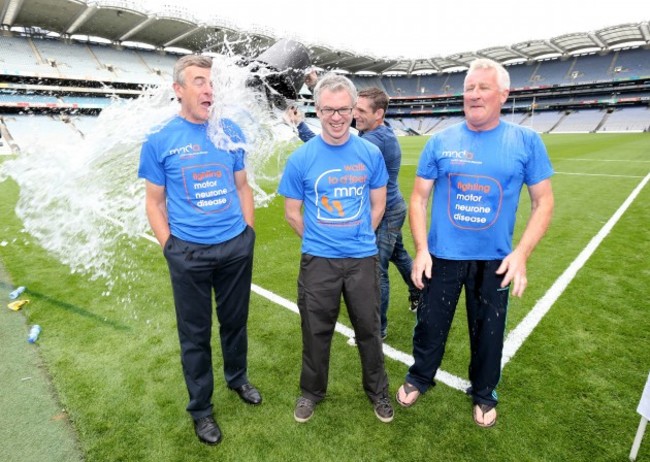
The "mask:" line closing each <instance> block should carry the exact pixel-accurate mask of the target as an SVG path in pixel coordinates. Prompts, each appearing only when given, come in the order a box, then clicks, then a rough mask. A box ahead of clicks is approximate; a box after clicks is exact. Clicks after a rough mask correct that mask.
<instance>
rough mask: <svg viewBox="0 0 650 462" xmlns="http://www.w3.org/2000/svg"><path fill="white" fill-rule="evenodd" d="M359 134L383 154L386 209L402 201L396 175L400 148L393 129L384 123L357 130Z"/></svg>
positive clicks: (400, 156) (400, 162)
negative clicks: (386, 173)
mask: <svg viewBox="0 0 650 462" xmlns="http://www.w3.org/2000/svg"><path fill="white" fill-rule="evenodd" d="M359 136H360V137H362V138H363V139H364V140H366V141H370V142H371V143H372V144H374V145H375V146H377V147H378V148H379V150H380V151H381V154H382V156H384V163H385V164H386V170H388V184H387V185H386V210H390V209H391V208H393V207H395V206H396V205H399V204H401V203H402V202H404V198H403V197H402V193H401V192H400V190H399V183H398V181H397V176H398V175H399V169H400V166H401V165H402V149H401V148H400V146H399V142H398V141H397V137H396V136H395V133H394V132H393V129H392V128H390V127H387V126H386V125H379V126H378V127H377V128H375V129H374V130H370V131H367V132H359Z"/></svg>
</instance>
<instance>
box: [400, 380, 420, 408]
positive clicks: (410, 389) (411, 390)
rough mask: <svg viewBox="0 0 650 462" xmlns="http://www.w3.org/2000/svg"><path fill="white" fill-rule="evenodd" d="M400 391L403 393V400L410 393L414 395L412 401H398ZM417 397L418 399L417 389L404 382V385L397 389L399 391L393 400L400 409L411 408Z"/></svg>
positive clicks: (418, 392)
mask: <svg viewBox="0 0 650 462" xmlns="http://www.w3.org/2000/svg"><path fill="white" fill-rule="evenodd" d="M400 390H402V391H404V398H408V397H409V395H410V394H411V393H415V398H413V401H411V402H410V403H409V402H406V401H402V400H401V399H399V392H400ZM419 397H420V391H419V390H418V389H417V387H415V386H414V385H411V384H410V383H408V382H404V384H403V385H402V386H401V387H399V389H398V390H397V393H396V394H395V400H396V401H397V402H398V403H399V405H400V406H402V407H411V406H413V405H414V404H415V402H416V401H417V400H418V398H419Z"/></svg>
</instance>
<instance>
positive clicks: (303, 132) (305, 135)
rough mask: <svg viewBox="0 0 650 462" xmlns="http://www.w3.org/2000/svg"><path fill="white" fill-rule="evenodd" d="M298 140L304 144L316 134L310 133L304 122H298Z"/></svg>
mask: <svg viewBox="0 0 650 462" xmlns="http://www.w3.org/2000/svg"><path fill="white" fill-rule="evenodd" d="M297 128H298V138H300V139H301V140H302V141H304V142H305V143H306V142H307V141H309V140H310V139H312V138H313V137H314V136H316V134H315V133H314V132H312V131H311V129H310V128H309V127H308V126H307V124H306V123H305V122H300V123H299V124H298V127H297Z"/></svg>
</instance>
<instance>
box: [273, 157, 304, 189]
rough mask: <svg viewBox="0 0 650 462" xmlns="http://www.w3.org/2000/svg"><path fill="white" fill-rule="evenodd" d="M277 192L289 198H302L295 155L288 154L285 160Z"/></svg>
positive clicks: (301, 187)
mask: <svg viewBox="0 0 650 462" xmlns="http://www.w3.org/2000/svg"><path fill="white" fill-rule="evenodd" d="M278 193H279V194H280V195H281V196H284V197H288V198H289V199H297V200H304V186H303V184H302V176H301V174H300V171H299V169H298V167H297V165H296V158H295V156H290V157H289V159H288V160H287V164H286V166H285V167H284V172H283V173H282V178H281V179H280V184H279V185H278Z"/></svg>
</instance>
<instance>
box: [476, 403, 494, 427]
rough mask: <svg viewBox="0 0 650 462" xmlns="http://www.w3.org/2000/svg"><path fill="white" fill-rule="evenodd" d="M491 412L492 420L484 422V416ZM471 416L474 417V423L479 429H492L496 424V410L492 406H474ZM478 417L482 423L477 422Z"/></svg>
mask: <svg viewBox="0 0 650 462" xmlns="http://www.w3.org/2000/svg"><path fill="white" fill-rule="evenodd" d="M492 410H494V419H492V420H491V421H490V422H486V421H485V414H487V413H488V412H490V411H492ZM473 416H474V423H475V424H476V425H478V426H479V427H483V428H489V427H493V426H494V424H496V423H497V410H496V409H495V408H494V406H492V405H490V404H475V405H474V409H473ZM479 416H480V417H481V420H483V422H481V421H479V420H478V418H479Z"/></svg>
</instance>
